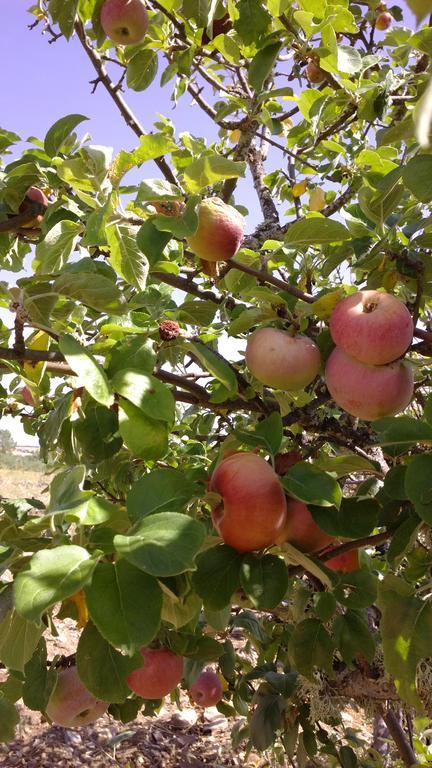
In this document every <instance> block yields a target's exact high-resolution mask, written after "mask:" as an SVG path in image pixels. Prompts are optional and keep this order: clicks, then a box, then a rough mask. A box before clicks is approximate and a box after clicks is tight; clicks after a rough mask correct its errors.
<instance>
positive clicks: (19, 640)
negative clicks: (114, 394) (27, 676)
mask: <svg viewBox="0 0 432 768" xmlns="http://www.w3.org/2000/svg"><path fill="white" fill-rule="evenodd" d="M43 630H44V627H43V626H39V627H38V626H36V624H34V623H33V622H32V621H27V619H24V618H23V617H22V616H20V615H19V614H18V613H17V612H16V610H15V609H13V608H11V610H10V611H8V612H7V613H6V615H5V617H4V618H3V620H2V621H1V622H0V660H1V661H2V662H3V664H4V665H5V666H6V667H8V669H14V670H17V671H18V672H23V671H24V667H25V665H26V664H27V662H28V660H29V659H31V657H32V655H33V653H34V650H35V648H36V647H37V644H38V642H39V639H40V637H41V635H42V632H43Z"/></svg>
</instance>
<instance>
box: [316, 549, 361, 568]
mask: <svg viewBox="0 0 432 768" xmlns="http://www.w3.org/2000/svg"><path fill="white" fill-rule="evenodd" d="M325 565H326V566H327V568H330V569H331V570H332V571H341V572H342V573H351V572H352V571H358V569H359V568H360V561H359V551H358V549H350V550H349V551H348V552H342V554H341V555H335V556H334V557H332V558H330V560H326V562H325Z"/></svg>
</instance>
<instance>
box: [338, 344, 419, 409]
mask: <svg viewBox="0 0 432 768" xmlns="http://www.w3.org/2000/svg"><path fill="white" fill-rule="evenodd" d="M325 380H326V384H327V387H328V390H329V392H330V394H331V396H332V398H333V400H334V401H335V402H336V403H337V404H338V405H339V406H340V407H341V408H343V410H344V411H346V412H347V413H350V414H351V415H352V416H357V417H358V418H360V419H364V420H365V421H375V420H376V419H381V418H383V417H384V416H394V414H396V413H399V412H400V411H403V410H404V409H405V408H406V407H407V405H408V404H409V403H410V401H411V398H412V395H413V389H414V375H413V370H412V367H411V365H410V364H409V363H406V362H404V361H402V360H398V361H396V362H395V363H390V364H389V365H365V363H361V362H360V361H359V360H354V358H353V357H349V356H348V355H346V354H345V352H343V350H342V349H340V348H339V347H335V349H334V350H333V352H332V353H331V355H330V357H329V359H328V360H327V365H326V370H325Z"/></svg>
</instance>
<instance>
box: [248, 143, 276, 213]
mask: <svg viewBox="0 0 432 768" xmlns="http://www.w3.org/2000/svg"><path fill="white" fill-rule="evenodd" d="M248 163H249V168H250V171H251V174H252V178H253V183H254V187H255V191H256V193H257V195H258V200H259V203H260V206H261V210H262V213H263V216H264V221H266V222H267V221H268V222H272V223H273V224H279V214H278V211H277V208H276V205H275V204H274V201H273V198H272V196H271V192H270V190H269V188H268V187H266V185H265V184H264V175H265V172H264V165H263V158H262V152H261V150H260V149H258V147H256V146H254V145H252V146H251V147H250V148H249V153H248Z"/></svg>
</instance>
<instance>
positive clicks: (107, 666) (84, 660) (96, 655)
mask: <svg viewBox="0 0 432 768" xmlns="http://www.w3.org/2000/svg"><path fill="white" fill-rule="evenodd" d="M76 662H77V669H78V674H79V676H80V679H81V680H82V682H83V683H84V685H85V687H86V688H87V690H89V691H90V693H92V694H93V696H95V697H96V698H97V699H100V700H101V701H109V702H114V703H117V704H121V702H123V701H124V700H125V699H126V698H127V696H128V695H129V694H130V688H129V687H128V686H127V684H126V678H127V676H128V675H129V674H130V673H131V672H132V671H133V670H134V669H137V667H140V666H141V665H142V656H141V655H140V654H137V655H135V656H133V657H132V658H129V657H128V656H123V655H122V654H121V653H119V652H118V651H116V650H115V649H114V648H113V647H112V645H110V644H109V643H108V642H107V641H106V640H104V638H103V637H102V635H101V634H99V632H98V631H97V629H96V627H95V626H94V624H93V623H92V622H91V621H89V622H87V624H86V626H85V627H84V630H83V632H82V633H81V636H80V639H79V642H78V647H77V653H76Z"/></svg>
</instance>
